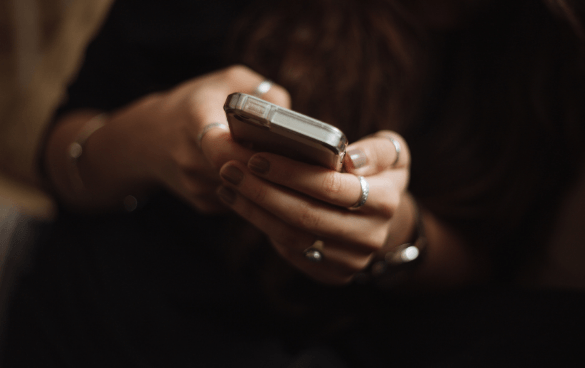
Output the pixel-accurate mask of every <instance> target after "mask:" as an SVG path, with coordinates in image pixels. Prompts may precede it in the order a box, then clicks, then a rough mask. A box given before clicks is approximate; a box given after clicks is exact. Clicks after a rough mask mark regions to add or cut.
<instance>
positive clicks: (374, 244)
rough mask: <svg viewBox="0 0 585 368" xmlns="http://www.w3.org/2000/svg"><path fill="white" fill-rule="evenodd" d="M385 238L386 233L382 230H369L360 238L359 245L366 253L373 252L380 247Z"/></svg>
mask: <svg viewBox="0 0 585 368" xmlns="http://www.w3.org/2000/svg"><path fill="white" fill-rule="evenodd" d="M385 240H386V234H385V232H384V231H371V232H369V233H368V235H367V236H365V237H364V238H363V239H362V241H361V243H360V245H361V247H362V249H364V250H365V251H367V252H368V253H375V252H377V251H379V250H380V249H381V248H382V246H383V245H384V242H385Z"/></svg>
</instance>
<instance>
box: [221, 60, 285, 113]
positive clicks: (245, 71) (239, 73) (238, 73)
mask: <svg viewBox="0 0 585 368" xmlns="http://www.w3.org/2000/svg"><path fill="white" fill-rule="evenodd" d="M225 78H226V80H227V81H228V83H226V90H225V92H227V93H226V94H225V96H226V97H227V95H229V94H230V93H234V92H243V93H247V94H254V92H255V91H256V89H257V88H258V86H259V85H260V83H262V82H264V81H266V77H265V76H262V75H260V74H258V73H256V72H255V71H253V70H252V69H250V68H248V67H246V66H243V65H234V66H231V67H229V68H227V69H225ZM261 98H262V99H264V100H266V101H269V102H272V103H274V104H277V105H279V106H282V107H286V108H290V95H289V93H288V92H287V91H286V89H284V88H283V87H282V86H280V85H278V84H276V83H274V82H272V85H271V87H270V89H269V90H268V91H267V92H265V93H264V94H262V96H261ZM224 99H225V97H224Z"/></svg>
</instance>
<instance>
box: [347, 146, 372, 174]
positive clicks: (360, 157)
mask: <svg viewBox="0 0 585 368" xmlns="http://www.w3.org/2000/svg"><path fill="white" fill-rule="evenodd" d="M347 155H348V156H349V160H350V161H351V164H352V165H353V168H354V169H359V168H360V167H363V166H365V165H366V162H367V159H366V154H365V153H364V151H362V150H359V149H352V150H349V151H347Z"/></svg>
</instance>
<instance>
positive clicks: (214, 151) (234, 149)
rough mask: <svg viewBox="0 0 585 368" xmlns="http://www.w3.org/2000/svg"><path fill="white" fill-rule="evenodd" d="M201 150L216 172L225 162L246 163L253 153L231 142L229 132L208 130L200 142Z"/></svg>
mask: <svg viewBox="0 0 585 368" xmlns="http://www.w3.org/2000/svg"><path fill="white" fill-rule="evenodd" d="M201 150H202V152H203V155H204V156H205V158H206V159H207V160H208V161H209V163H210V164H211V166H212V167H213V168H214V169H215V170H218V169H219V168H220V167H222V166H223V165H224V164H225V163H226V162H228V161H232V160H238V161H240V162H247V161H248V160H249V159H250V157H252V155H253V154H254V153H256V152H255V151H252V150H251V149H248V148H245V147H243V146H242V145H240V144H238V143H237V142H236V141H234V140H233V138H232V136H231V134H230V132H229V130H224V129H212V130H209V131H208V132H207V133H206V134H205V136H204V138H203V139H202V140H201Z"/></svg>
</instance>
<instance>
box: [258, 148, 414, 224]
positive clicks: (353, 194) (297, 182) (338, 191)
mask: <svg viewBox="0 0 585 368" xmlns="http://www.w3.org/2000/svg"><path fill="white" fill-rule="evenodd" d="M248 168H249V169H250V171H252V172H253V173H254V174H256V175H258V176H260V177H262V178H264V179H266V180H269V181H270V182H273V183H276V184H279V185H282V186H285V187H288V188H290V189H293V190H295V191H297V192H300V193H303V194H306V195H307V196H309V197H313V198H316V199H319V200H322V201H324V202H327V203H330V204H332V205H336V206H340V207H345V208H349V207H351V206H353V205H355V204H356V203H357V202H358V200H359V199H360V197H361V196H362V187H361V183H360V180H359V178H358V177H357V176H355V175H353V174H348V173H339V172H335V171H332V170H327V169H324V168H321V167H319V166H314V165H309V164H305V163H302V162H298V161H295V160H291V159H289V158H286V157H283V156H279V155H275V154H271V153H257V154H255V155H253V156H252V157H251V158H250V160H249V161H248ZM365 180H366V181H367V183H368V185H369V194H368V196H367V200H366V204H365V205H364V206H363V207H361V210H369V211H370V212H380V213H384V214H387V216H391V213H393V211H394V209H395V206H396V203H397V200H398V198H399V193H401V192H402V191H404V189H406V185H407V183H408V173H407V172H405V171H404V170H387V171H383V172H382V173H380V174H378V175H375V176H370V177H367V178H365Z"/></svg>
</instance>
